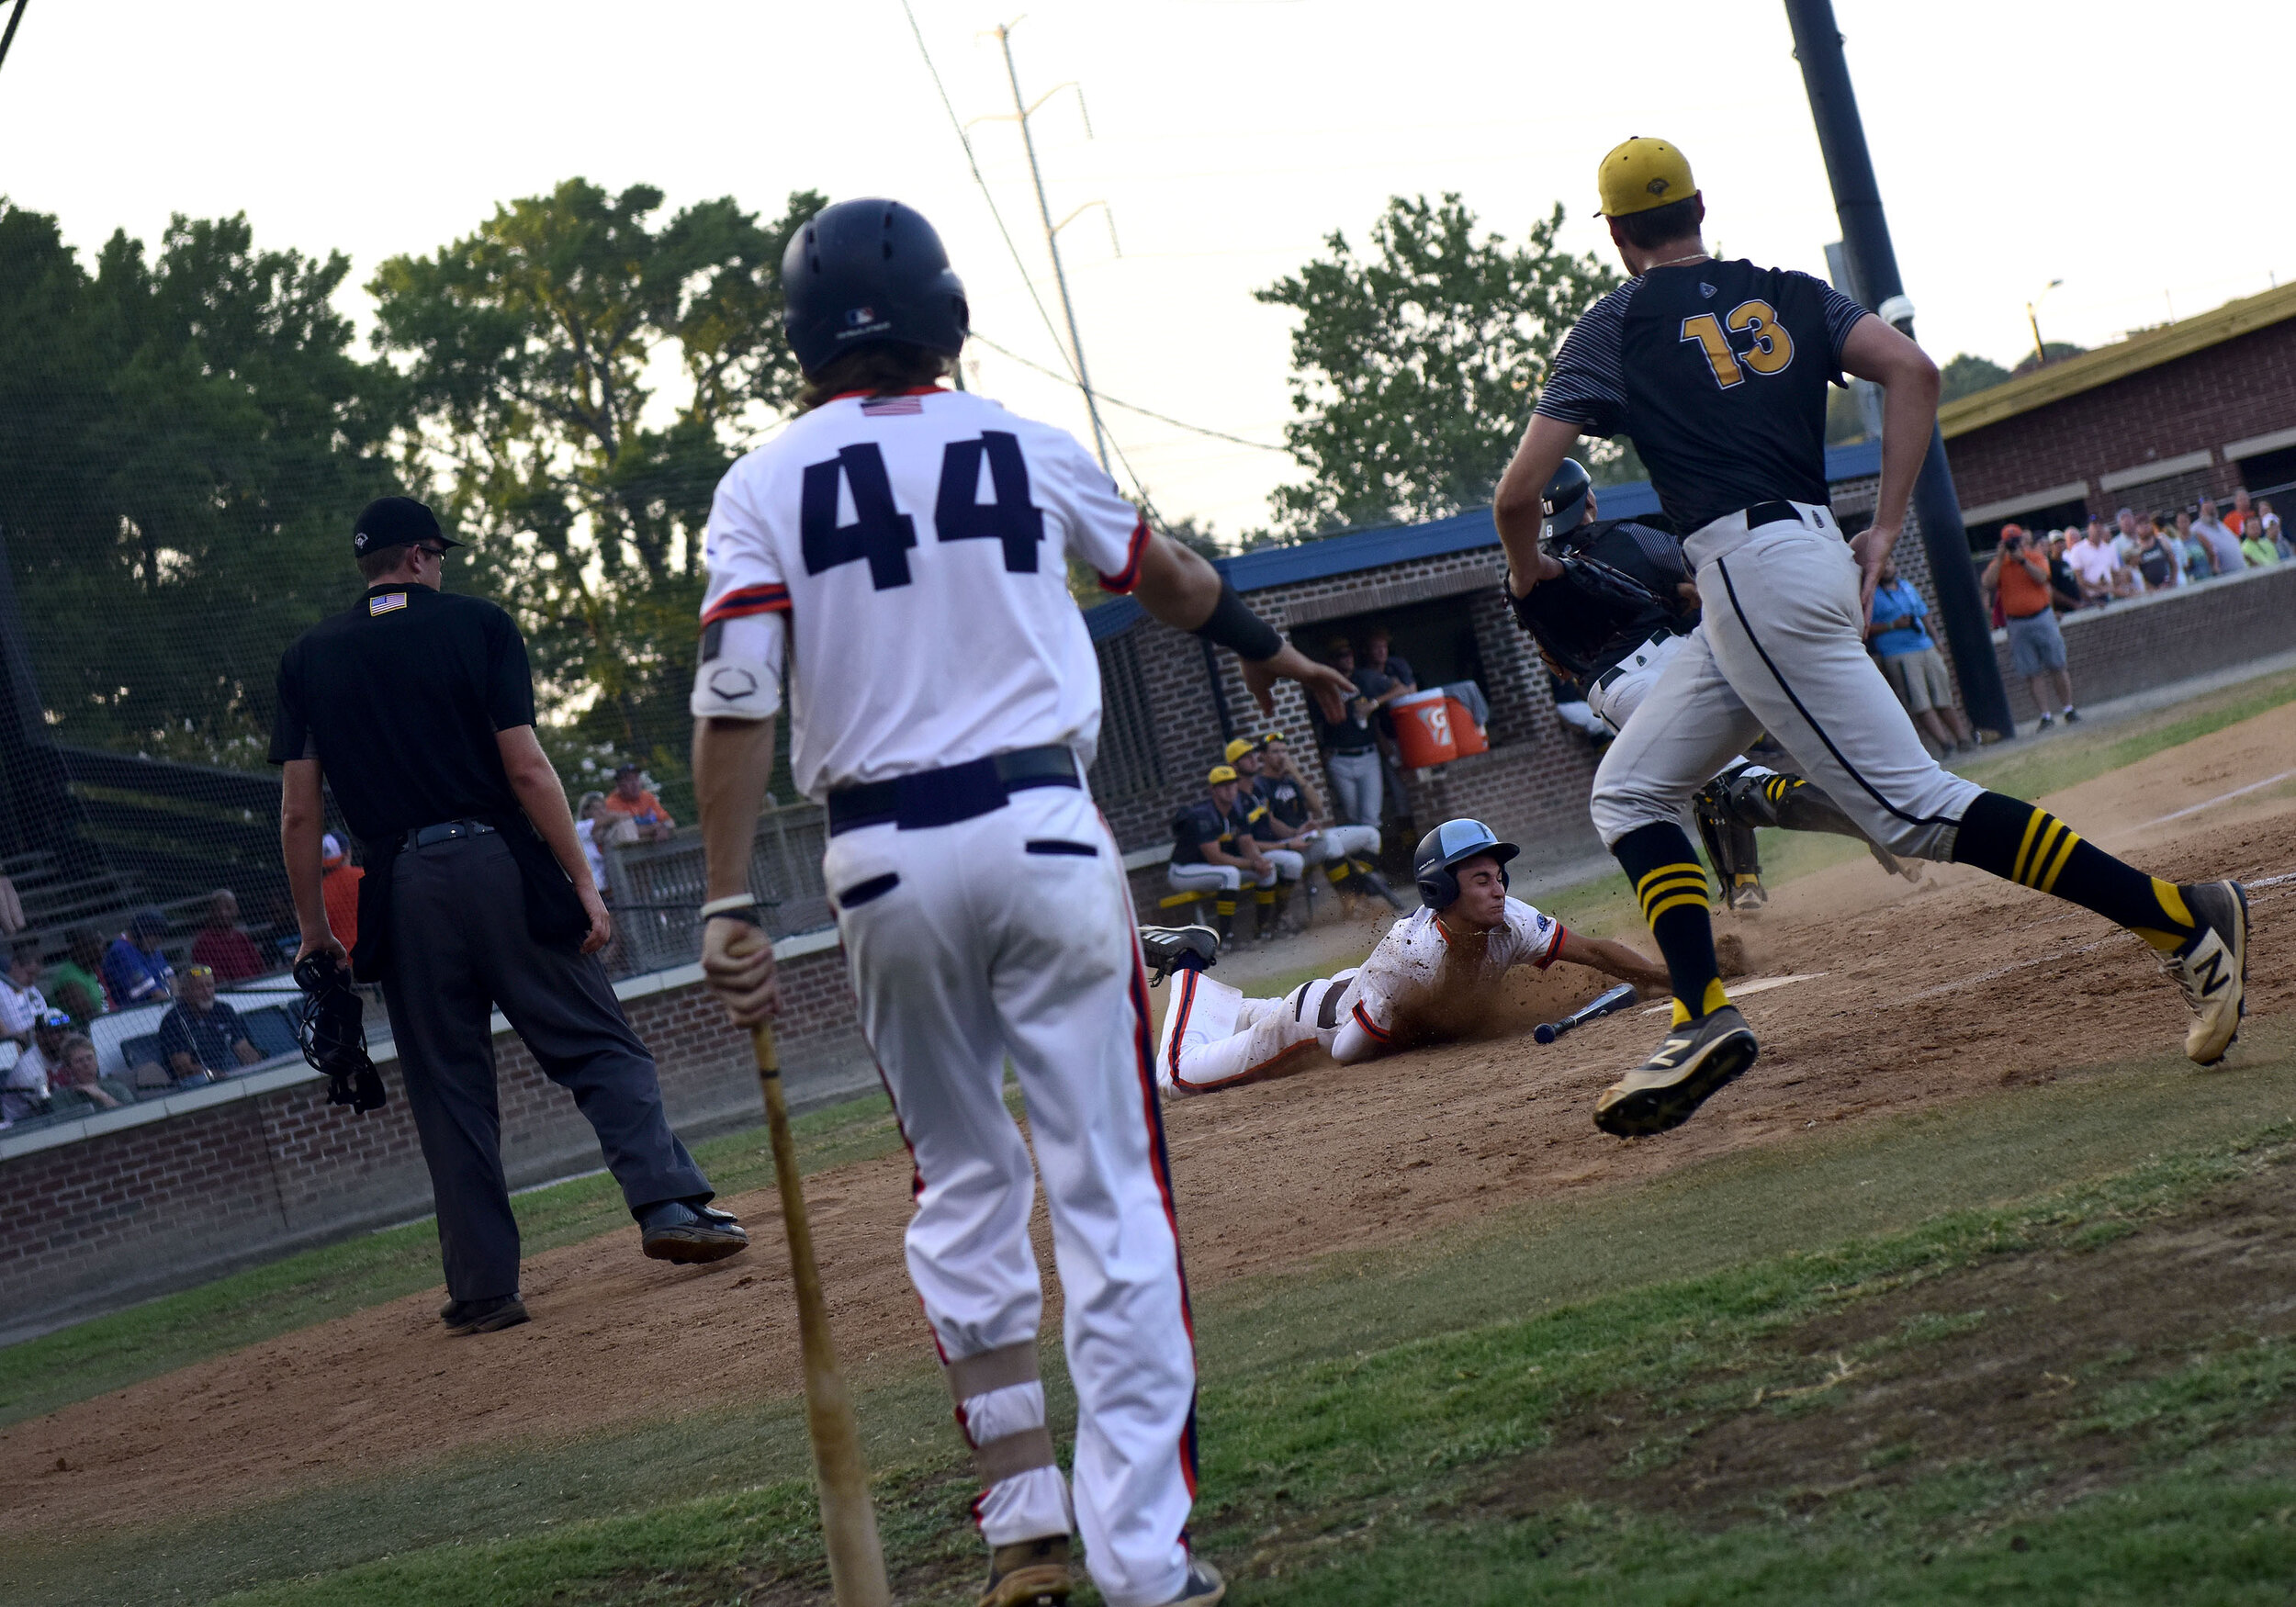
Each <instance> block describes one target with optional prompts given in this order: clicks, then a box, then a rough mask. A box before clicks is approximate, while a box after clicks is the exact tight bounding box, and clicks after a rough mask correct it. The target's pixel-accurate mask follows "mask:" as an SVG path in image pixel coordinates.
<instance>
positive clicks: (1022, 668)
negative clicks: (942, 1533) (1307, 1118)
mask: <svg viewBox="0 0 2296 1607" xmlns="http://www.w3.org/2000/svg"><path fill="white" fill-rule="evenodd" d="M782 286H783V288H784V290H785V292H786V295H787V297H788V312H787V315H786V320H785V321H786V325H787V329H788V332H789V337H790V343H791V345H792V346H793V348H794V349H795V351H796V354H797V359H798V362H799V364H800V365H801V366H802V367H803V369H804V370H805V376H806V382H807V383H806V389H805V393H804V395H803V397H802V398H801V407H802V408H803V409H804V410H803V411H802V412H801V414H800V416H799V417H798V418H797V419H796V420H795V421H793V422H792V423H790V424H789V425H788V426H787V427H786V428H784V429H783V430H782V432H781V433H779V434H778V435H776V436H775V437H774V438H773V439H771V441H769V442H767V443H766V444H764V445H762V446H760V447H759V448H757V449H756V450H755V451H753V452H750V453H749V454H748V455H746V456H744V457H743V458H742V459H741V460H740V461H739V462H738V463H737V464H735V466H733V467H732V468H731V469H730V470H728V471H727V473H726V478H724V479H723V480H722V481H721V482H720V483H719V485H718V488H717V496H716V500H715V505H714V506H713V508H712V510H711V513H710V523H709V534H708V539H707V556H708V561H709V573H710V580H709V590H708V592H707V595H706V597H705V599H704V602H703V614H702V623H703V641H702V651H701V662H700V664H699V666H698V667H697V669H696V673H695V680H694V690H693V696H692V711H693V714H694V715H695V717H696V725H695V733H694V753H693V771H694V786H695V791H696V793H697V795H698V797H699V799H700V803H701V810H702V830H703V843H704V847H705V849H706V851H707V856H708V867H709V869H708V876H709V899H708V902H707V903H705V904H704V905H703V916H704V917H705V924H704V927H703V945H702V964H703V972H704V973H705V975H706V976H707V978H708V980H709V983H710V986H711V987H712V988H714V989H715V991H716V992H717V994H718V995H719V997H720V998H721V999H722V1000H723V1001H724V1003H725V1005H726V1010H727V1013H728V1014H729V1015H730V1016H731V1017H732V1018H733V1020H734V1021H735V1022H736V1023H737V1025H742V1026H749V1025H754V1024H757V1023H760V1022H762V1021H764V1020H765V1019H766V1018H767V1017H771V1016H772V1015H773V1014H775V1013H776V1012H777V1011H778V1009H779V1007H780V997H779V994H778V992H777V986H776V983H775V979H774V973H773V961H772V951H771V945H770V944H768V943H766V942H764V941H763V940H762V938H761V935H760V933H759V932H758V931H757V929H756V927H754V926H753V925H748V924H745V923H747V922H753V921H754V920H755V918H756V915H757V909H756V903H757V901H756V899H755V897H754V895H753V894H752V893H750V892H749V890H748V889H749V855H750V843H751V838H752V834H753V832H754V830H755V827H756V821H757V814H758V807H759V804H760V800H761V799H762V797H763V796H764V793H765V790H766V783H767V781H768V779H769V777H770V774H771V770H772V765H773V751H774V745H773V717H774V714H776V712H777V711H778V710H779V708H780V706H781V702H782V664H783V656H784V652H786V654H787V657H788V663H789V667H790V678H789V690H790V730H791V741H790V767H791V771H792V773H793V776H794V778H795V781H796V784H797V786H798V788H799V789H800V790H801V791H803V792H805V794H806V795H807V796H809V797H813V798H816V799H820V800H822V801H823V802H824V803H825V804H827V812H828V825H829V845H828V850H827V854H826V855H825V857H824V859H823V861H822V873H823V876H824V878H825V879H826V881H827V886H828V889H829V893H830V897H831V900H832V903H833V904H834V905H835V908H836V911H837V917H838V935H839V937H840V938H842V939H843V941H844V946H845V953H846V956H847V962H848V964H849V966H850V974H851V979H852V984H853V991H854V994H855V995H856V996H857V998H858V999H859V1001H860V1005H861V1025H862V1028H863V1029H864V1031H865V1032H866V1033H867V1036H868V1039H869V1044H870V1048H871V1049H872V1051H873V1052H874V1053H875V1056H876V1059H877V1063H878V1065H879V1067H880V1068H881V1069H882V1070H883V1072H884V1081H885V1086H886V1090H887V1092H888V1093H889V1094H890V1096H891V1097H892V1099H893V1102H894V1106H895V1113H896V1115H897V1117H898V1118H899V1121H900V1126H901V1132H902V1136H903V1137H904V1138H905V1139H906V1141H908V1145H909V1148H910V1150H911V1152H912V1153H913V1154H914V1156H915V1159H916V1170H917V1212H916V1215H915V1217H914V1218H913V1219H911V1221H910V1224H909V1229H908V1235H907V1252H908V1265H909V1274H910V1276H911V1277H912V1278H913V1279H914V1280H915V1282H916V1285H917V1293H918V1295H919V1296H920V1297H922V1298H923V1301H924V1305H925V1312H926V1317H927V1320H929V1323H930V1324H931V1328H932V1333H933V1339H934V1343H936V1345H937V1346H938V1347H939V1350H940V1357H941V1360H942V1363H943V1365H945V1367H946V1369H947V1374H948V1381H949V1387H950V1393H951V1395H952V1396H953V1397H954V1398H955V1399H956V1401H957V1417H958V1422H959V1423H960V1424H961V1425H962V1429H963V1432H964V1435H965V1438H966V1441H967V1443H968V1444H970V1445H971V1446H972V1448H973V1453H974V1465H975V1467H976V1468H977V1470H978V1472H979V1475H980V1479H981V1483H982V1486H983V1489H982V1493H981V1496H980V1498H979V1500H977V1501H975V1502H974V1509H973V1510H974V1516H975V1518H976V1520H977V1521H978V1523H979V1525H980V1529H981V1533H982V1534H983V1536H984V1537H985V1539H986V1540H987V1542H988V1544H989V1546H990V1548H991V1557H990V1575H989V1582H988V1586H987V1590H986V1593H985V1595H984V1596H983V1597H982V1598H981V1600H982V1601H983V1602H984V1603H985V1607H1022V1604H1024V1603H1029V1604H1033V1603H1042V1602H1051V1601H1062V1600H1064V1599H1065V1598H1066V1596H1067V1594H1068V1590H1069V1567H1068V1537H1069V1531H1070V1527H1071V1523H1072V1508H1071V1492H1070V1489H1069V1484H1068V1481H1067V1480H1066V1479H1064V1478H1063V1477H1062V1473H1061V1469H1060V1467H1059V1466H1058V1464H1057V1462H1056V1461H1055V1459H1054V1455H1053V1446H1052V1435H1051V1433H1049V1432H1048V1431H1047V1428H1046V1424H1045V1410H1044V1388H1043V1386H1042V1384H1041V1383H1040V1382H1039V1379H1038V1370H1037V1326H1038V1320H1039V1317H1040V1315H1041V1309H1042V1294H1041V1289H1040V1288H1039V1287H1038V1282H1037V1271H1036V1257H1035V1255H1034V1254H1033V1253H1031V1251H1030V1244H1029V1213H1030V1207H1031V1204H1032V1202H1033V1199H1034V1196H1035V1189H1034V1179H1033V1177H1032V1175H1031V1173H1030V1145H1029V1143H1025V1142H1023V1141H1022V1139H1021V1136H1020V1132H1019V1129H1018V1128H1017V1127H1016V1126H1015V1125H1014V1122H1013V1119H1012V1118H1011V1116H1010V1115H1009V1114H1007V1111H1006V1108H1005V1105H1004V1098H1003V1086H1004V1076H1005V1065H1006V1062H1007V1059H1008V1058H1009V1060H1010V1062H1011V1064H1012V1066H1013V1068H1014V1070H1015V1071H1016V1072H1017V1073H1018V1074H1019V1080H1020V1088H1021V1094H1022V1097H1023V1098H1024V1099H1025V1101H1026V1102H1027V1106H1028V1114H1029V1125H1030V1140H1031V1141H1033V1144H1034V1146H1035V1152H1036V1161H1037V1164H1038V1165H1039V1166H1041V1169H1042V1171H1043V1174H1044V1185H1045V1195H1046V1198H1047V1202H1048V1204H1049V1206H1050V1208H1051V1214H1052V1242H1053V1253H1054V1256H1055V1258H1056V1260H1057V1262H1058V1264H1059V1266H1060V1275H1061V1283H1062V1285H1063V1287H1064V1293H1065V1295H1066V1317H1065V1328H1066V1332H1065V1338H1066V1341H1067V1350H1068V1367H1069V1376H1070V1377H1071V1378H1072V1379H1073V1380H1074V1381H1075V1389H1076V1398H1077V1423H1076V1450H1075V1489H1074V1509H1073V1521H1074V1524H1075V1528H1076V1529H1077V1530H1078V1532H1079V1533H1080V1534H1082V1536H1083V1539H1084V1545H1085V1560H1086V1566H1087V1568H1089V1569H1090V1571H1091V1575H1092V1579H1093V1581H1094V1583H1096V1584H1097V1586H1098V1587H1099V1589H1100V1591H1101V1594H1102V1595H1103V1596H1104V1597H1105V1598H1106V1600H1108V1601H1109V1602H1110V1603H1112V1604H1113V1607H1151V1604H1162V1603H1176V1602H1186V1603H1190V1604H1194V1607H1204V1604H1208V1603H1210V1602H1213V1601H1218V1600H1220V1598H1221V1595H1222V1593H1223V1591H1224V1589H1225V1587H1224V1586H1223V1585H1222V1584H1221V1579H1220V1576H1219V1574H1218V1573H1217V1572H1216V1571H1215V1570H1214V1569H1213V1568H1212V1567H1211V1565H1210V1564H1209V1563H1207V1562H1204V1561H1203V1560H1201V1559H1200V1558H1198V1557H1196V1556H1192V1555H1191V1554H1190V1552H1189V1550H1188V1546H1187V1541H1186V1539H1185V1537H1184V1533H1183V1532H1184V1529H1185V1527H1186V1524H1187V1515H1188V1509H1189V1506H1190V1504H1191V1502H1192V1500H1193V1499H1194V1491H1195V1487H1196V1467H1195V1432H1196V1429H1195V1399H1196V1365H1195V1347H1194V1343H1193V1342H1192V1340H1191V1337H1190V1327H1189V1319H1188V1305H1187V1285H1186V1281H1185V1278H1184V1276H1183V1274H1182V1270H1181V1265H1180V1250H1179V1240H1178V1233H1177V1228H1176V1219H1175V1218H1174V1214H1173V1206H1172V1188H1171V1183H1170V1179H1169V1176H1168V1174H1167V1173H1166V1170H1165V1153H1164V1134H1163V1129H1162V1126H1161V1124H1160V1122H1159V1120H1158V1117H1157V1108H1156V1096H1155V1087H1154V1071H1153V1068H1152V1066H1151V1057H1152V1049H1151V1045H1150V1040H1149V1024H1148V983H1147V979H1146V977H1145V976H1144V974H1143V973H1142V964H1141V948H1140V942H1139V940H1138V939H1137V938H1135V936H1134V934H1133V918H1132V911H1131V897H1130V894H1129V892H1128V890H1127V886H1126V882H1125V876H1124V865H1123V858H1122V855H1121V854H1120V852H1119V850H1118V848H1117V845H1116V839H1115V838H1114V837H1112V836H1110V835H1109V828H1108V826H1107V824H1106V823H1105V822H1103V821H1102V820H1101V818H1100V816H1099V814H1098V813H1097V811H1096V810H1095V809H1094V808H1093V804H1092V798H1091V795H1090V793H1088V792H1086V789H1085V784H1084V778H1085V775H1086V771H1087V770H1089V768H1090V766H1091V763H1092V757H1093V751H1094V747H1095V744H1096V742H1097V737H1098V735H1099V728H1100V680H1099V676H1098V674H1097V669H1096V665H1095V660H1094V658H1093V652H1092V644H1091V641H1090V639H1089V638H1088V636H1087V635H1086V631H1085V625H1084V620H1083V617H1082V616H1081V615H1080V614H1079V613H1078V612H1077V611H1076V605H1075V602H1074V601H1072V600H1071V599H1070V597H1069V594H1068V590H1067V584H1066V575H1067V568H1068V560H1069V559H1070V558H1071V557H1072V556H1074V557H1077V558H1081V559H1082V560H1083V561H1085V562H1086V563H1088V564H1090V565H1091V566H1092V567H1093V568H1095V569H1096V570H1097V572H1098V573H1099V574H1100V575H1101V577H1102V583H1103V584H1104V585H1106V586H1108V587H1109V589H1110V590H1116V591H1131V592H1133V593H1134V595H1136V596H1137V597H1138V598H1139V600H1140V601H1141V602H1142V605H1143V606H1144V607H1145V608H1146V609H1147V611H1148V612H1150V613H1152V614H1154V616H1155V617H1156V618H1157V619H1159V620H1162V621H1164V622H1165V623H1166V624H1172V625H1176V626H1177V627H1179V628H1181V629H1184V630H1192V631H1194V632H1195V633H1196V634H1197V635H1201V636H1203V637H1205V638H1206V639H1207V640H1209V641H1211V642H1215V643H1219V644H1221V645H1224V646H1229V647H1232V648H1233V649H1235V651H1236V652H1237V654H1238V656H1239V657H1241V658H1242V659H1243V660H1244V677H1245V680H1246V682H1247V684H1248V685H1250V686H1251V687H1252V689H1253V691H1254V692H1255V695H1256V696H1258V697H1259V699H1260V701H1261V702H1262V706H1263V707H1272V702H1273V700H1272V699H1271V698H1269V697H1268V695H1267V692H1268V688H1269V687H1270V686H1271V685H1272V682H1273V680H1274V679H1275V678H1276V677H1278V676H1281V677H1289V678H1290V679H1293V680H1300V681H1302V682H1304V683H1306V685H1307V686H1308V688H1309V690H1310V691H1311V693H1312V694H1313V695H1316V696H1317V697H1318V698H1319V700H1320V701H1322V702H1323V703H1324V704H1325V706H1326V707H1327V708H1328V709H1329V710H1331V711H1332V712H1333V713H1334V714H1336V711H1337V709H1338V707H1339V699H1340V697H1341V696H1343V695H1344V694H1345V691H1348V690H1350V689H1349V688H1348V687H1347V683H1346V682H1345V680H1344V678H1341V677H1340V676H1339V675H1338V674H1337V672H1336V671H1334V670H1330V669H1325V668H1323V667H1322V666H1319V665H1316V664H1313V663H1311V662H1310V661H1309V660H1308V659H1307V658H1306V657H1303V656H1302V655H1300V653H1299V652H1298V651H1297V650H1295V649H1293V648H1291V647H1289V646H1287V645H1285V643H1284V642H1283V640H1282V638H1281V637H1280V636H1278V635H1277V633H1276V631H1275V630H1274V629H1273V627H1271V626H1269V625H1267V624H1266V623H1265V622H1263V621H1261V620H1259V619H1258V618H1256V617H1255V616H1254V615H1253V614H1252V613H1251V612H1250V611H1249V610H1247V609H1246V608H1244V605H1243V603H1242V602H1241V601H1238V599H1237V597H1236V594H1235V592H1234V590H1233V589H1232V587H1229V586H1228V585H1227V584H1226V583H1225V582H1224V581H1223V580H1222V579H1221V576H1220V575H1219V573H1218V572H1217V571H1216V570H1214V569H1213V568H1211V567H1210V565H1209V564H1207V563H1205V562H1204V561H1203V560H1202V559H1201V558H1199V557H1197V556H1194V555H1193V554H1191V553H1190V552H1189V551H1188V550H1187V548H1186V547H1184V546H1181V545H1178V544H1177V543H1176V542H1173V541H1171V540H1168V539H1167V538H1165V537H1164V536H1160V535H1152V534H1150V533H1149V531H1148V529H1147V526H1146V525H1145V524H1144V523H1142V520H1141V518H1140V515H1139V513H1138V511H1136V510H1135V509H1134V508H1133V507H1132V506H1131V504H1130V503H1129V502H1127V501H1125V500H1123V498H1122V497H1120V495H1118V493H1117V490H1116V488H1115V487H1114V486H1113V485H1112V484H1110V483H1109V478H1108V477H1107V476H1106V475H1105V474H1103V473H1102V472H1101V471H1100V469H1099V468H1098V466H1097V465H1095V464H1094V463H1093V461H1092V459H1091V457H1090V456H1089V455H1087V454H1086V452H1085V450H1084V448H1083V447H1081V446H1080V445H1078V444H1077V443H1076V441H1075V439H1074V438H1073V437H1072V436H1070V435H1068V434H1066V433H1064V432H1062V431H1060V430H1057V429H1054V428H1052V427H1051V426H1050V425H1045V424H1040V423H1036V422H1033V421H1030V420H1027V419H1022V418H1019V417H1016V416H1015V415H1013V414H1011V413H1008V412H1007V411H1006V410H1004V409H1003V408H1001V407H999V406H997V405H996V403H994V402H992V401H988V400H985V399H983V398H981V397H979V396H974V395H968V394H966V393H964V392H962V391H953V390H946V389H942V388H940V387H939V386H938V384H937V383H936V382H937V381H938V380H939V379H940V377H941V376H944V375H945V374H946V373H947V372H948V369H949V365H950V364H951V362H952V361H953V359H954V358H955V357H956V355H957V353H958V351H959V349H960V348H961V347H962V345H963V343H964V340H965V337H966V334H967V311H966V306H965V299H964V289H963V287H962V285H961V284H960V283H959V281H958V279H957V276H956V275H955V274H954V273H952V272H951V270H950V267H949V259H948V256H947V254H946V253H945V252H944V251H943V250H942V248H941V244H940V238H939V237H938V236H937V235H936V234H935V233H934V231H933V229H932V226H931V225H930V224H929V223H928V222H927V221H926V220H925V219H923V218H922V217H920V216H919V215H918V214H917V213H916V212H914V211H912V210H911V209H909V208H906V207H904V206H901V205H899V204H898V203H896V202H893V201H884V200H860V201H846V202H841V203H839V204H838V205H836V206H833V207H830V208H827V209H826V210H824V211H823V212H821V213H820V214H818V215H817V216H816V218H815V219H813V220H812V221H811V222H810V223H808V224H806V225H805V228H804V229H803V230H800V231H799V233H798V236H797V238H796V239H795V240H794V241H793V242H792V243H791V245H790V248H789V252H788V254H787V256H786V258H785V259H784V261H783V263H782ZM952 643H962V644H963V649H964V650H963V651H962V652H960V653H955V654H951V651H950V646H951V644H952Z"/></svg>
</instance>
